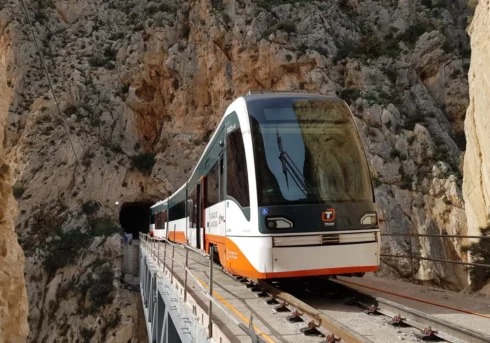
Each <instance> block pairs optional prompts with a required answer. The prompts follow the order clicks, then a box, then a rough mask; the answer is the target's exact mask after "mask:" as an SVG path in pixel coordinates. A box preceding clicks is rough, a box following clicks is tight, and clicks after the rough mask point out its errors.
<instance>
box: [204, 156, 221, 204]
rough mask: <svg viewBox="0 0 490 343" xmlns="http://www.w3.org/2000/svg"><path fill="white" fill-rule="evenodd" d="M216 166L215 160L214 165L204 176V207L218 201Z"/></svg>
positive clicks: (217, 165) (217, 164)
mask: <svg viewBox="0 0 490 343" xmlns="http://www.w3.org/2000/svg"><path fill="white" fill-rule="evenodd" d="M218 167H219V163H218V161H216V163H215V164H214V166H213V167H212V168H211V170H210V171H209V173H208V175H207V177H206V183H207V185H206V186H207V196H206V207H210V206H213V205H214V204H217V203H218V201H219V187H218V186H219V183H218Z"/></svg>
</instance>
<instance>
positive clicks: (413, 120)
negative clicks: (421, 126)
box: [403, 112, 425, 131]
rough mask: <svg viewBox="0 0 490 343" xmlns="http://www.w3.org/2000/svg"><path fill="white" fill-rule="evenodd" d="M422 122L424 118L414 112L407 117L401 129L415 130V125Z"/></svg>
mask: <svg viewBox="0 0 490 343" xmlns="http://www.w3.org/2000/svg"><path fill="white" fill-rule="evenodd" d="M423 121H425V116H424V115H423V114H422V113H420V112H416V113H414V114H412V115H410V116H407V118H406V119H405V123H404V124H403V128H404V129H405V130H409V131H412V130H413V129H414V128H415V124H418V123H420V122H423Z"/></svg>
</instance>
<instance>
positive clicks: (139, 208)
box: [119, 202, 152, 239]
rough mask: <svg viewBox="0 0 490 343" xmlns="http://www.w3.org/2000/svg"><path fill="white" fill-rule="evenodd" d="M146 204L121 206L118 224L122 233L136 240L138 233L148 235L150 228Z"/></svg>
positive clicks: (137, 203) (125, 204)
mask: <svg viewBox="0 0 490 343" xmlns="http://www.w3.org/2000/svg"><path fill="white" fill-rule="evenodd" d="M151 205H152V203H147V202H127V203H124V204H122V206H121V211H120V212H119V222H120V223H121V227H122V228H123V230H124V232H126V233H128V234H129V233H130V234H132V235H133V239H138V232H143V233H148V231H149V226H150V206H151Z"/></svg>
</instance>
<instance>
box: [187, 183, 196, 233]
mask: <svg viewBox="0 0 490 343" xmlns="http://www.w3.org/2000/svg"><path fill="white" fill-rule="evenodd" d="M196 189H197V188H194V189H193V190H192V191H190V192H189V194H188V195H187V217H189V226H190V227H193V226H192V219H193V218H194V198H195V197H196V193H197V192H196Z"/></svg>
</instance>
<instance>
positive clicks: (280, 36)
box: [0, 0, 470, 343]
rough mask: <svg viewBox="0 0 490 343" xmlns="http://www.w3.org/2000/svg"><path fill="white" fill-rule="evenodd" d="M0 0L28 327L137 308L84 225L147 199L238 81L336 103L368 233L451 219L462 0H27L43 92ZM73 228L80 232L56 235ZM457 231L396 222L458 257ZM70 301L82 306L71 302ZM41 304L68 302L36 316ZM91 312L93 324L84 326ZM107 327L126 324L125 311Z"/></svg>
mask: <svg viewBox="0 0 490 343" xmlns="http://www.w3.org/2000/svg"><path fill="white" fill-rule="evenodd" d="M0 2H1V3H5V6H4V8H3V9H2V10H1V11H2V12H1V13H2V14H3V16H2V18H3V19H2V20H1V21H0V24H1V25H0V28H1V27H3V29H2V30H3V31H7V30H8V31H9V32H10V36H11V37H12V38H11V41H12V43H11V51H12V52H11V55H12V56H14V57H15V58H12V59H10V60H8V61H7V64H6V67H5V68H6V71H7V72H6V77H5V78H4V79H0V81H2V80H5V81H2V82H3V84H5V85H6V88H5V92H6V93H7V94H12V96H11V98H10V99H9V100H8V101H7V102H6V105H4V106H5V108H8V109H7V111H8V116H5V121H4V124H5V125H6V126H7V136H6V140H5V141H6V144H7V148H8V151H7V152H8V156H9V163H10V165H11V166H12V170H13V180H14V181H15V186H16V188H17V189H19V190H20V189H22V190H23V194H18V197H19V204H20V215H19V216H18V218H17V220H16V228H17V232H18V234H19V236H20V241H21V244H22V246H23V248H24V250H25V253H26V256H27V268H26V270H27V281H28V296H29V304H30V309H31V317H30V318H31V320H30V325H31V327H30V328H31V334H30V341H35V340H38V341H43V340H44V339H47V340H48V339H49V340H50V342H51V338H50V337H51V336H49V335H48V334H49V333H50V332H56V333H57V334H56V335H54V336H55V337H61V336H62V335H63V334H64V333H65V331H64V330H68V333H67V335H68V337H70V338H73V339H76V338H79V337H82V336H81V335H82V334H81V330H82V329H87V330H94V331H93V335H92V336H91V337H93V341H97V340H98V339H100V338H101V337H104V334H105V335H106V336H105V337H106V338H107V337H113V336H112V334H111V332H116V331H117V332H119V330H117V329H114V331H110V330H109V329H107V330H106V331H104V329H102V328H104V327H110V326H111V325H109V323H112V322H113V319H114V318H116V317H115V316H117V313H118V311H117V308H118V307H119V308H120V311H123V312H124V311H126V312H124V313H128V315H129V314H131V313H133V314H134V313H136V312H135V311H136V310H132V309H130V307H131V306H133V307H132V308H133V309H134V308H136V307H135V305H136V304H137V299H138V297H137V295H134V294H133V295H130V294H126V293H124V291H122V289H121V287H120V284H119V281H118V280H117V275H118V270H119V268H120V261H119V260H117V259H113V258H112V257H113V255H112V252H113V249H112V248H109V247H105V244H106V243H102V241H100V239H101V237H106V238H105V241H107V242H110V241H111V240H115V238H114V237H117V235H115V234H114V235H113V231H112V225H111V224H109V223H110V221H108V220H106V219H107V218H112V219H115V218H117V215H118V212H119V207H118V205H115V203H116V202H119V203H124V202H143V201H144V202H146V201H156V200H158V199H162V198H165V197H166V196H167V195H168V194H169V192H171V191H173V190H175V189H177V187H179V186H180V185H181V183H182V181H183V180H184V179H185V177H186V176H188V174H189V172H190V171H191V168H192V167H193V165H194V163H195V162H196V161H197V159H198V157H199V155H200V153H201V152H202V151H203V149H204V146H205V144H206V142H207V139H208V138H209V136H210V134H211V133H212V130H214V128H215V126H216V124H217V123H218V121H219V120H220V118H221V116H222V114H223V111H224V109H225V107H226V106H227V105H228V104H229V103H230V102H231V101H232V100H233V99H234V98H235V97H237V96H239V95H242V94H244V93H246V92H247V91H248V90H249V89H265V90H268V89H276V90H277V89H282V90H298V89H300V90H307V91H311V92H320V93H323V94H327V95H335V94H337V95H338V96H340V97H342V98H343V99H345V100H346V101H347V102H348V103H349V105H350V106H351V109H352V111H353V113H354V115H355V120H356V123H357V125H358V127H359V130H360V132H361V136H362V139H363V141H364V144H365V148H366V151H367V155H368V161H369V164H370V167H371V171H372V173H373V176H374V181H375V185H376V197H377V201H378V204H379V211H380V217H381V218H380V219H381V221H380V222H381V226H382V229H383V232H385V233H403V234H404V233H407V232H408V231H409V229H413V232H419V233H441V232H444V233H448V234H466V233H467V231H466V219H465V210H464V203H463V199H462V192H461V182H462V180H461V170H460V160H461V156H462V151H463V150H464V144H465V140H464V135H463V131H462V127H463V120H464V116H465V109H466V106H467V98H468V83H467V78H466V76H465V75H466V73H467V70H468V67H469V40H468V38H467V36H466V32H465V28H466V15H469V14H470V10H469V9H467V5H466V1H463V0H457V1H442V0H420V1H419V0H415V1H399V2H388V1H384V0H372V1H354V0H332V1H329V2H328V4H327V3H323V2H319V1H297V2H296V1H292V0H274V1H263V0H255V1H251V0H241V1H235V0H196V1H192V2H175V1H169V0H164V1H158V2H156V1H146V0H138V1H129V2H128V1H126V0H108V1H99V0H96V1H85V0H82V1H70V0H63V1H62V0H34V1H31V2H29V4H28V7H29V8H30V12H29V13H31V14H30V20H31V22H32V24H33V26H34V28H35V30H34V31H35V32H36V36H37V39H38V41H39V46H40V49H41V51H42V53H43V56H44V57H45V61H46V66H47V68H48V71H49V75H50V80H51V83H52V85H53V89H54V94H53V93H52V92H51V89H50V88H49V84H48V80H47V78H46V76H45V75H44V72H43V68H41V66H42V64H41V61H40V59H39V55H38V54H37V50H36V46H35V44H34V41H33V37H32V35H31V32H30V31H29V25H28V22H27V20H26V17H25V16H24V15H23V14H22V13H23V12H22V9H21V7H19V6H18V5H17V4H16V3H6V2H5V1H2V0H0ZM5 92H4V94H6V93H5ZM53 95H54V96H53ZM55 98H56V100H57V101H58V103H59V111H58V106H57V104H56V102H55ZM1 101H4V100H3V98H2V100H1ZM93 203H96V204H98V206H97V209H96V210H93V211H92V210H91V208H92V207H91V206H89V205H87V204H93ZM94 228H98V229H94ZM77 235H78V236H77ZM74 237H75V238H76V237H81V238H83V239H84V242H86V244H85V245H84V246H82V247H80V249H75V250H72V249H71V248H70V247H71V245H70V242H72V241H71V240H72V239H73V238H74ZM102 240H104V239H103V238H102ZM460 245H461V242H459V241H442V240H437V239H423V238H413V239H412V248H413V250H414V254H415V255H416V256H423V257H424V256H430V257H435V258H440V259H450V258H455V259H461V258H465V257H464V256H461V253H460V249H459V248H460ZM409 246H410V244H409V240H408V239H406V238H403V237H388V236H387V237H384V238H383V253H386V254H393V255H401V254H406V253H407V249H408V248H409ZM59 247H64V249H65V250H67V254H68V256H71V257H70V258H69V259H68V260H67V261H66V263H65V264H63V265H59V264H57V263H50V262H52V261H53V260H54V261H56V260H57V259H55V258H53V257H56V256H53V252H54V251H58V250H59V249H58V250H56V248H59ZM96 247H99V248H96ZM95 252H97V256H98V257H99V259H100V260H101V261H99V263H95V261H94V260H93V259H92V257H93V256H92V257H91V255H92V254H95ZM103 252H104V253H103ZM105 254H108V255H107V256H106V255H105ZM108 256H109V257H110V258H109V257H108ZM77 263H78V264H81V265H84V266H85V267H83V268H81V269H80V270H78V269H76V268H74V267H73V265H74V264H77ZM413 270H414V272H415V277H416V279H417V280H418V281H419V282H423V283H429V284H436V285H440V286H442V287H446V288H450V289H461V288H463V287H464V286H465V284H466V282H467V277H466V274H465V272H464V270H463V269H462V268H457V267H454V268H453V267H451V266H448V265H446V264H444V265H443V264H440V263H432V262H428V261H423V262H420V263H419V262H417V261H415V262H414V264H413ZM411 271H412V266H411V264H410V262H409V261H408V260H407V259H396V258H384V259H383V267H382V271H381V274H383V275H390V276H393V277H398V278H400V277H401V278H408V277H410V275H411ZM111 273H112V274H111ZM92 274H93V275H92ZM88 275H92V276H93V277H100V278H103V279H104V280H112V279H113V280H114V287H113V288H110V287H109V288H107V289H106V291H107V290H110V292H109V294H110V298H111V299H113V301H112V302H111V303H107V304H106V303H104V304H102V305H101V306H96V308H95V309H93V304H94V301H95V304H98V302H97V297H96V298H95V300H94V299H93V298H92V297H91V294H92V295H93V294H97V291H90V290H85V291H86V292H85V293H84V289H85V286H84V285H86V280H88ZM66 283H68V284H69V285H70V286H73V287H68V288H67V289H68V290H69V291H70V292H71V293H64V292H66V289H65V288H66V287H67V286H65V284H66ZM59 292H61V293H59ZM94 292H95V293H94ZM67 294H69V295H70V296H69V298H68V297H66V295H67ZM67 299H75V300H67ZM51 301H52V302H51ZM70 301H76V303H77V304H79V305H78V307H76V308H77V309H78V310H79V311H80V312H76V311H75V312H70V311H71V305H69V304H71V303H70ZM50 304H51V305H50ZM118 304H124V305H121V306H122V307H120V306H119V305H118ZM51 306H54V307H51ZM54 308H56V309H60V310H59V313H58V312H56V314H55V316H63V314H66V315H67V317H66V318H69V319H68V320H67V321H65V320H64V319H63V320H61V319H60V318H61V317H60V318H58V317H57V318H58V319H60V320H56V321H55V320H49V318H48V316H49V313H52V311H50V309H54ZM120 311H119V312H120ZM68 314H70V315H69V316H68ZM63 318H65V317H63ZM93 318H100V319H101V323H99V324H97V325H94V326H90V325H89V323H91V321H90V320H91V319H93ZM122 318H125V316H122ZM114 320H115V319H114ZM60 323H63V324H60ZM97 323H98V322H97ZM87 325H88V326H87ZM121 325H122V326H121ZM67 327H68V328H67ZM116 327H118V328H120V327H124V328H125V329H124V330H125V332H127V335H126V334H125V335H126V336H124V339H132V342H133V343H134V342H136V341H139V340H140V338H138V335H137V332H138V323H137V320H135V319H132V320H129V319H128V320H127V321H124V320H121V321H120V322H118V324H117V326H116ZM104 332H105V333H104ZM89 333H90V334H92V331H90V332H88V333H87V332H86V334H87V335H88V334H89ZM131 335H133V336H132V338H128V337H129V336H131ZM48 337H49V338H48ZM118 338H120V337H119V336H118Z"/></svg>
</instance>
